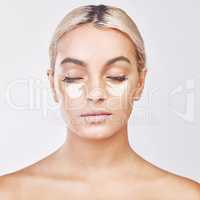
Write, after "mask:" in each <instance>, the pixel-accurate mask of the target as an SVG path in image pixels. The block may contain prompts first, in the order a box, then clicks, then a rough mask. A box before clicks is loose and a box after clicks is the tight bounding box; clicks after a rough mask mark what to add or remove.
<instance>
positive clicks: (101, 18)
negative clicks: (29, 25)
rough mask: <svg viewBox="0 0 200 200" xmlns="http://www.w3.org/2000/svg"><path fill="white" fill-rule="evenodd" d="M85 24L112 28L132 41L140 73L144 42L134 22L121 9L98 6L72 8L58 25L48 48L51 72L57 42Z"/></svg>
mask: <svg viewBox="0 0 200 200" xmlns="http://www.w3.org/2000/svg"><path fill="white" fill-rule="evenodd" d="M86 23H93V24H94V26H95V27H97V28H100V27H103V28H113V29H117V30H119V31H121V32H123V33H124V34H125V35H127V36H128V37H129V38H130V39H131V40H132V42H133V44H134V46H135V50H136V60H137V65H138V71H139V72H140V71H141V70H142V69H143V68H144V67H145V65H146V56H145V49H144V42H143V38H142V36H141V34H140V32H139V30H138V28H137V26H136V24H135V22H134V21H133V20H132V19H131V18H130V17H129V16H128V15H127V14H126V12H125V11H124V10H122V9H121V8H118V7H113V6H108V5H104V4H100V5H85V6H80V7H77V8H74V9H73V10H71V12H69V13H68V14H66V15H65V16H64V18H63V19H62V20H61V22H60V23H59V24H58V26H57V27H56V29H55V32H54V34H53V37H52V39H51V42H50V46H49V58H50V67H51V68H52V69H53V70H54V68H55V61H56V53H57V50H56V46H57V42H58V40H59V39H60V38H61V37H62V36H63V35H64V33H66V32H69V31H70V30H73V29H75V28H76V27H78V26H79V25H82V24H86Z"/></svg>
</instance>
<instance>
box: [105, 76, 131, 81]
mask: <svg viewBox="0 0 200 200" xmlns="http://www.w3.org/2000/svg"><path fill="white" fill-rule="evenodd" d="M107 78H110V79H113V80H115V81H120V82H121V81H124V80H126V79H127V77H126V76H124V75H123V76H107Z"/></svg>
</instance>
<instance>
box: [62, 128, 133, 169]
mask: <svg viewBox="0 0 200 200" xmlns="http://www.w3.org/2000/svg"><path fill="white" fill-rule="evenodd" d="M133 152H134V151H133V150H132V149H131V147H130V145H129V142H128V133H127V126H125V127H123V128H122V129H121V130H119V131H118V132H117V133H115V134H114V135H112V136H111V137H109V138H104V139H99V140H92V139H86V138H81V137H79V136H78V135H77V134H76V133H73V132H71V131H70V130H68V134H67V137H66V140H65V143H64V145H63V146H62V148H61V149H60V152H59V153H60V158H62V160H63V159H64V160H66V161H67V163H70V166H72V167H73V168H79V169H80V168H81V169H83V170H90V169H95V171H96V170H98V169H106V170H108V169H111V168H116V167H120V166H121V165H123V164H124V161H125V160H126V161H127V158H130V155H132V154H133ZM81 169H80V170H81Z"/></svg>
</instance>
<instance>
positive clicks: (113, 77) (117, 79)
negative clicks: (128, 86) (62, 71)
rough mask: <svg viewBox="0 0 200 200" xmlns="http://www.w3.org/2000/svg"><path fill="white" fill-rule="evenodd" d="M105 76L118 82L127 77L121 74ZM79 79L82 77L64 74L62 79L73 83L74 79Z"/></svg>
mask: <svg viewBox="0 0 200 200" xmlns="http://www.w3.org/2000/svg"><path fill="white" fill-rule="evenodd" d="M107 78H110V79H112V80H114V81H118V82H122V81H124V80H126V79H127V77H126V76H124V75H123V76H107ZM81 79H83V78H81V77H67V76H66V77H65V79H64V80H63V81H66V82H67V83H73V82H75V81H76V80H81Z"/></svg>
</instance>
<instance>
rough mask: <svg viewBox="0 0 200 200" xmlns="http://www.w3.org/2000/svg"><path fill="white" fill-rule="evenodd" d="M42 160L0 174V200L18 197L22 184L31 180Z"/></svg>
mask: <svg viewBox="0 0 200 200" xmlns="http://www.w3.org/2000/svg"><path fill="white" fill-rule="evenodd" d="M43 162H44V161H43V160H40V161H38V162H36V163H34V164H32V165H30V166H27V167H25V168H22V169H20V170H17V171H15V172H12V173H8V174H5V175H3V176H0V200H1V199H6V200H11V199H12V200H13V199H20V197H19V198H18V196H19V194H20V191H21V190H22V188H23V187H24V185H28V184H30V183H31V182H33V178H34V175H35V174H37V173H38V171H40V169H41V168H42V167H41V166H43Z"/></svg>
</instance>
